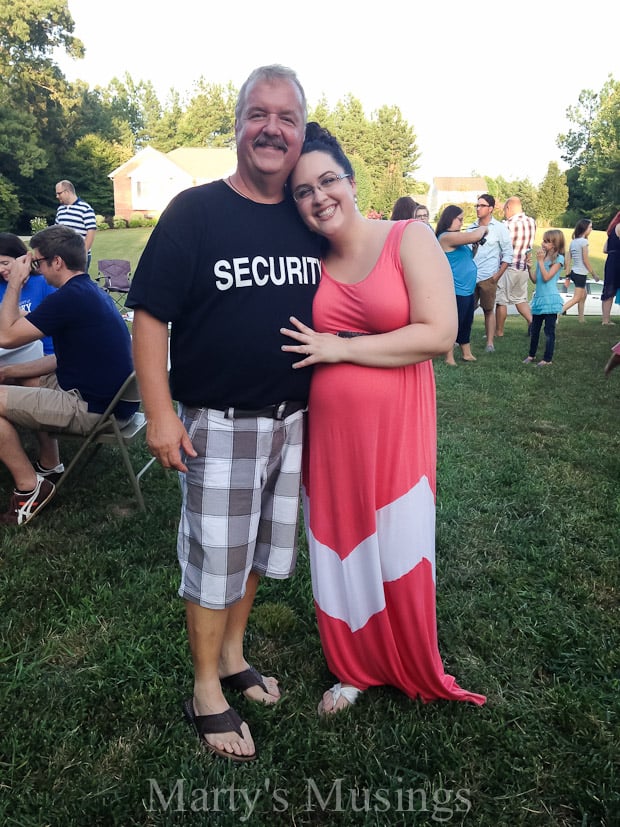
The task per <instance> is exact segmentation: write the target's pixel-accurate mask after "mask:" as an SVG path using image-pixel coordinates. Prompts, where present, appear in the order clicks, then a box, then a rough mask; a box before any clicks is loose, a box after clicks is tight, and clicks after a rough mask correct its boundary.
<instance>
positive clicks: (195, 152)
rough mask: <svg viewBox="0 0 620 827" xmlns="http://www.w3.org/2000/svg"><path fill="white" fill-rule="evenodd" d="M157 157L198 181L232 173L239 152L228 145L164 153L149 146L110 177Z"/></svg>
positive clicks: (174, 150)
mask: <svg viewBox="0 0 620 827" xmlns="http://www.w3.org/2000/svg"><path fill="white" fill-rule="evenodd" d="M155 158H160V159H161V161H169V162H170V163H172V164H174V165H175V166H177V167H178V168H179V169H181V170H183V172H185V173H187V174H188V175H189V176H190V177H191V178H193V179H194V180H197V181H214V180H215V179H216V178H223V177H224V176H225V175H227V174H229V173H232V172H233V171H234V169H235V167H236V165H237V153H236V152H235V150H234V149H229V148H228V147H214V146H182V147H179V148H178V149H173V150H172V152H167V153H163V152H159V150H157V149H153V147H151V146H147V147H145V148H144V149H142V150H140V152H138V153H137V154H136V155H134V156H133V158H130V159H129V160H128V161H125V163H124V164H121V165H120V167H117V168H116V169H115V170H112V172H110V173H109V175H108V178H114V177H115V176H116V175H118V174H119V172H125V171H126V170H127V169H128V168H131V169H136V167H137V165H138V164H142V163H144V162H145V161H148V160H153V159H155Z"/></svg>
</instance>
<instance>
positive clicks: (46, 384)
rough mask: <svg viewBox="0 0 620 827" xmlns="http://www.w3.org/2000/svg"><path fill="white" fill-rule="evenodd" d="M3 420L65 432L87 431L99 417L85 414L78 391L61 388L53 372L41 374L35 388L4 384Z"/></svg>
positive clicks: (39, 428) (86, 409)
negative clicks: (4, 403) (38, 383)
mask: <svg viewBox="0 0 620 827" xmlns="http://www.w3.org/2000/svg"><path fill="white" fill-rule="evenodd" d="M5 391H6V410H5V412H4V414H3V416H4V418H5V419H8V420H9V422H12V423H13V424H14V425H21V426H22V427H23V428H29V429H30V430H33V431H68V432H69V433H71V434H82V435H84V434H87V433H89V432H90V430H91V428H92V427H93V425H94V424H95V422H97V420H98V419H100V418H101V414H97V413H89V412H88V404H87V403H86V402H84V400H83V399H82V397H81V396H80V393H79V391H77V390H70V391H63V390H62V388H61V387H60V386H59V385H58V380H57V379H56V374H55V373H48V374H47V376H42V377H41V379H40V386H39V387H38V388H32V387H22V386H20V385H5Z"/></svg>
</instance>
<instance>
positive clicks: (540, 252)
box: [536, 247, 545, 264]
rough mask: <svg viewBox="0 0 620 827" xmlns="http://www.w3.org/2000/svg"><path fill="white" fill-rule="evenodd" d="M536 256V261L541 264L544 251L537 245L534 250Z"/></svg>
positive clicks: (543, 258)
mask: <svg viewBox="0 0 620 827" xmlns="http://www.w3.org/2000/svg"><path fill="white" fill-rule="evenodd" d="M536 258H537V259H538V261H539V262H540V263H541V264H542V262H543V261H544V260H545V251H544V250H543V248H542V247H539V248H538V250H537V251H536Z"/></svg>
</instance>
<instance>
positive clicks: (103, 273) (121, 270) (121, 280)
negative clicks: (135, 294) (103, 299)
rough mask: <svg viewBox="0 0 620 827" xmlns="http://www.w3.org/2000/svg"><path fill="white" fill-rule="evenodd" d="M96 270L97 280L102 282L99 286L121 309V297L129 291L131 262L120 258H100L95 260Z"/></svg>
mask: <svg viewBox="0 0 620 827" xmlns="http://www.w3.org/2000/svg"><path fill="white" fill-rule="evenodd" d="M97 270H98V272H99V275H98V276H97V281H102V282H103V284H102V285H101V287H102V288H103V289H104V290H105V291H106V293H108V294H109V295H110V296H112V298H113V299H114V301H115V302H116V304H117V305H118V307H119V308H120V309H121V310H123V309H124V304H123V302H122V298H123V296H124V295H126V294H127V293H129V287H130V286H131V282H130V279H131V262H130V261H126V260H125V259H122V258H102V259H100V260H99V261H98V262H97ZM115 294H116V295H115Z"/></svg>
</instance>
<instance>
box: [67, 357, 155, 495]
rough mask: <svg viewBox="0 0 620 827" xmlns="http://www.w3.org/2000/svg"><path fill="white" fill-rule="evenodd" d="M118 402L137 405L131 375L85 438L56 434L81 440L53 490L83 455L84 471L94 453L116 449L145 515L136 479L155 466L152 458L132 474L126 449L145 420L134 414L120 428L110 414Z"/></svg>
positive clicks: (140, 414) (138, 479)
mask: <svg viewBox="0 0 620 827" xmlns="http://www.w3.org/2000/svg"><path fill="white" fill-rule="evenodd" d="M121 401H122V402H139V401H140V391H139V388H138V382H137V380H136V373H135V371H133V372H132V373H130V374H129V376H128V377H127V379H126V380H125V381H124V382H123V384H122V385H121V387H120V388H119V390H118V392H117V394H116V396H115V397H114V399H113V400H112V401H111V402H110V404H109V405H108V407H107V409H106V411H105V412H104V413H103V414H102V415H101V418H100V419H99V420H98V421H97V422H96V423H95V425H94V427H93V429H92V430H91V431H90V433H88V434H86V435H85V436H82V435H79V434H68V433H65V432H61V433H60V434H59V435H60V436H62V437H63V438H65V437H69V438H74V439H81V440H83V441H82V444H81V445H80V447H79V449H78V451H77V452H76V454H75V456H74V457H73V459H72V460H71V462H70V463H69V465H68V466H67V467H66V469H65V471H64V473H63V475H62V476H61V477H60V479H59V480H58V482H57V483H56V489H59V488H60V487H61V486H62V485H64V484H65V482H66V481H67V478H68V477H69V476H70V475H71V473H72V471H73V470H74V469H75V468H76V466H77V464H78V462H79V461H80V459H81V458H82V456H83V455H84V454H85V453H86V452H88V453H87V455H86V458H85V459H84V462H83V463H82V467H84V466H85V465H86V464H87V463H88V462H90V460H91V459H92V458H93V457H94V455H95V454H96V453H97V451H98V450H99V448H100V447H101V446H102V445H116V446H117V447H118V449H119V450H120V452H121V456H122V457H123V463H124V465H125V469H126V470H127V474H128V475H129V479H130V481H131V484H132V486H133V490H134V493H135V495H136V499H137V500H138V505H139V506H140V509H141V510H142V511H146V507H145V505H144V497H143V496H142V491H141V490H140V479H141V477H142V475H143V474H144V473H146V471H147V470H148V469H149V468H150V467H151V465H152V464H153V463H154V462H155V457H151V458H150V459H149V461H148V462H147V463H146V465H144V466H143V467H142V468H141V469H140V470H139V471H138V472H137V473H136V471H135V470H134V467H133V464H132V462H131V458H130V456H129V451H128V450H127V446H128V445H131V444H132V443H133V442H135V440H136V439H138V437H139V436H141V434H142V433H143V431H144V430H145V429H146V418H145V416H144V414H143V413H141V412H140V411H137V412H136V413H135V414H134V415H133V416H132V418H131V419H130V420H129V422H127V423H125V425H123V426H122V427H121V426H120V424H119V422H118V421H117V419H116V417H115V416H114V413H113V411H114V408H115V407H116V406H117V405H118V403H119V402H121Z"/></svg>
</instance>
